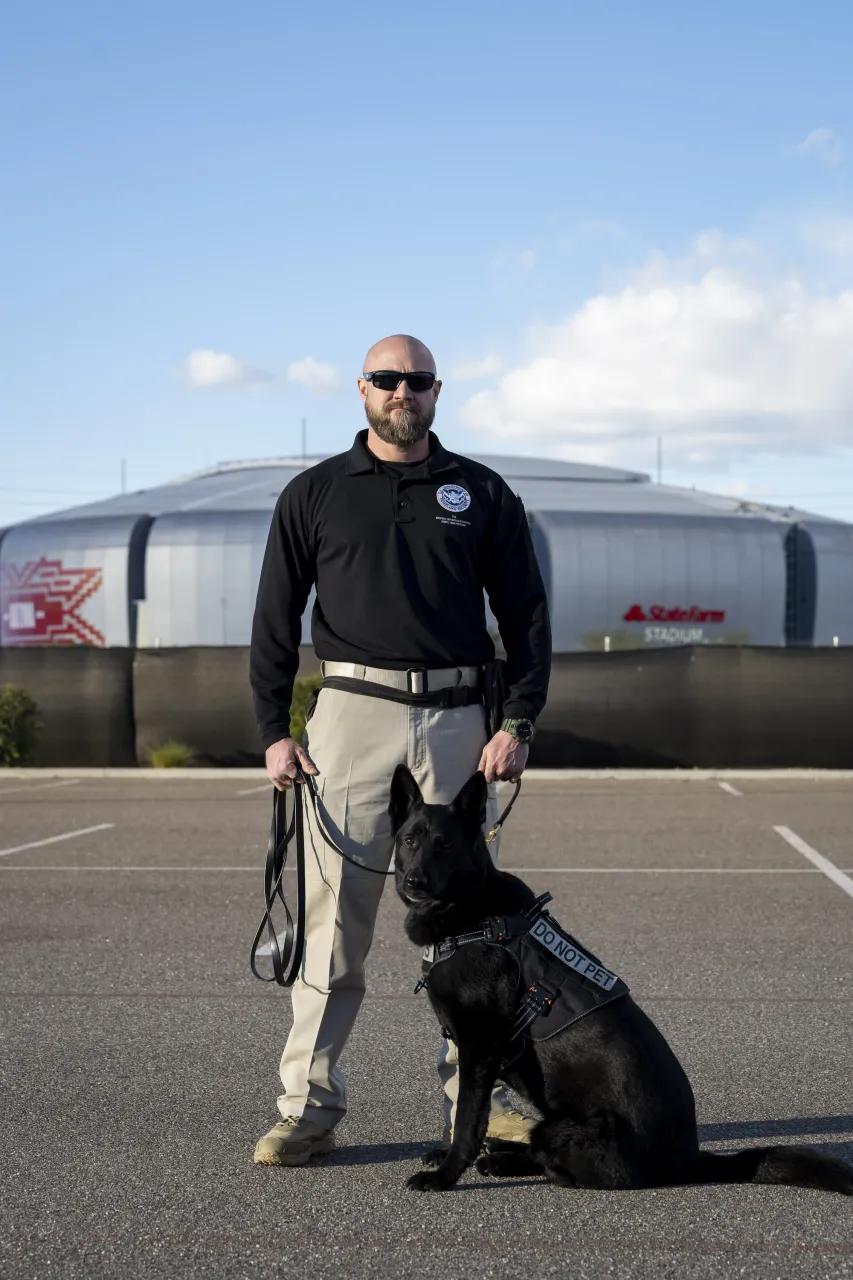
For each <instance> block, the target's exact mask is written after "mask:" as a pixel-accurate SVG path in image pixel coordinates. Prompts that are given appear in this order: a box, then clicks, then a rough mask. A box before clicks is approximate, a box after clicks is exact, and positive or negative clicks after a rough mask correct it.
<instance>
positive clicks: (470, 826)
mask: <svg viewBox="0 0 853 1280" xmlns="http://www.w3.org/2000/svg"><path fill="white" fill-rule="evenodd" d="M488 798H489V787H488V784H487V782H486V775H485V774H484V773H483V772H482V771H481V770H479V769H478V770H477V772H476V773H474V774H472V775H471V777H470V778H469V779H468V781H467V782H466V783H465V786H464V787H463V788H462V790H461V791H460V792H459V794H458V795H457V797H456V799H455V800H454V801H453V803H452V804H451V806H450V807H451V809H452V810H453V811H454V813H458V814H459V817H460V818H461V819H462V822H463V825H464V826H465V828H466V830H468V831H471V832H477V831H479V830H480V828H481V827H482V826H483V823H484V822H485V821H486V801H487V800H488Z"/></svg>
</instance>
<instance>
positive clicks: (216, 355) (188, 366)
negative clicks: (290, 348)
mask: <svg viewBox="0 0 853 1280" xmlns="http://www.w3.org/2000/svg"><path fill="white" fill-rule="evenodd" d="M184 371H185V373H186V376H187V378H188V379H189V381H190V383H191V384H192V386H194V387H235V388H239V389H241V390H247V389H249V388H252V387H259V386H263V385H265V384H267V383H270V382H272V374H269V373H266V372H264V370H263V369H252V368H250V367H249V365H247V364H243V363H242V361H240V360H236V359H235V358H234V356H229V355H228V354H227V353H226V352H224V351H209V350H200V351H191V352H190V354H189V355H188V356H187V358H186V362H185V364H184Z"/></svg>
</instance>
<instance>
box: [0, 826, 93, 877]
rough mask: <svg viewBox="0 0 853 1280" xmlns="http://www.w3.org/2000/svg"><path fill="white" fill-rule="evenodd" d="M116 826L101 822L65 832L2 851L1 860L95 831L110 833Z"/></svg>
mask: <svg viewBox="0 0 853 1280" xmlns="http://www.w3.org/2000/svg"><path fill="white" fill-rule="evenodd" d="M114 826H115V823H114V822H99V823H98V825H97V826H96V827H81V828H80V830H79V831H63V833H62V835H61V836H48V837H47V839H46V840H31V841H30V843H29V844H18V845H15V847H14V849H0V858H8V857H9V855H10V854H11V853H25V852H26V850H27V849H41V848H43V846H44V845H46V844H58V843H59V841H60V840H74V839H75V838H76V837H77V836H90V835H91V834H92V832H93V831H108V830H109V828H110V827H114ZM10 870H11V868H10Z"/></svg>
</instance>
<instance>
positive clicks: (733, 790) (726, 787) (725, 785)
mask: <svg viewBox="0 0 853 1280" xmlns="http://www.w3.org/2000/svg"><path fill="white" fill-rule="evenodd" d="M720 790H721V791H727V792H728V793H729V795H730V796H742V795H743V792H742V791H738V789H737V787H733V786H732V784H731V783H730V782H721V783H720Z"/></svg>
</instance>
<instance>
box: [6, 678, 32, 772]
mask: <svg viewBox="0 0 853 1280" xmlns="http://www.w3.org/2000/svg"><path fill="white" fill-rule="evenodd" d="M40 728H41V721H40V719H39V713H38V707H37V706H36V704H35V702H34V700H33V699H32V698H31V697H30V695H29V694H28V693H27V691H26V689H24V688H23V686H22V685H19V684H4V685H3V687H2V688H0V766H2V765H6V766H8V767H11V766H13V765H21V764H27V762H28V761H29V760H30V759H31V757H32V754H33V751H34V750H35V747H36V743H37V742H38V735H39V729H40Z"/></svg>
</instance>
